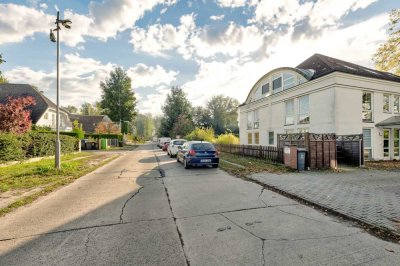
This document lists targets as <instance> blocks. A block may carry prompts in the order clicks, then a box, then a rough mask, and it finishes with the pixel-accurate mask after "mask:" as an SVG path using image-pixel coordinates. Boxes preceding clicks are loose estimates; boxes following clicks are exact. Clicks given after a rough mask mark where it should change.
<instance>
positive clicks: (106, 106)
mask: <svg viewBox="0 0 400 266" xmlns="http://www.w3.org/2000/svg"><path fill="white" fill-rule="evenodd" d="M100 87H101V89H102V95H101V102H100V106H101V108H102V109H103V111H102V113H103V114H106V115H108V117H110V119H111V120H112V121H114V122H120V121H130V122H133V120H134V118H135V115H136V111H135V107H136V98H135V93H134V92H133V90H132V84H131V79H130V78H129V77H128V75H127V73H126V72H125V71H124V70H123V69H122V68H120V67H117V68H115V69H114V70H113V71H111V73H110V77H108V78H107V79H106V80H105V81H104V82H101V83H100Z"/></svg>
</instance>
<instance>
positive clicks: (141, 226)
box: [0, 145, 400, 265]
mask: <svg viewBox="0 0 400 266" xmlns="http://www.w3.org/2000/svg"><path fill="white" fill-rule="evenodd" d="M154 148H155V150H153V145H143V146H140V147H139V148H138V149H136V150H135V151H131V152H126V153H125V155H123V156H122V157H121V158H119V159H117V160H115V161H113V162H111V163H110V164H108V165H106V166H104V167H102V168H100V169H98V170H96V171H95V172H94V173H91V174H89V175H87V176H84V177H82V178H80V179H79V180H77V181H76V182H74V183H73V184H71V185H69V186H67V187H64V188H62V189H60V190H58V191H56V192H53V193H52V194H50V195H48V196H46V197H44V198H42V199H40V200H38V201H36V202H35V203H33V204H31V205H29V206H26V207H23V208H20V209H18V210H17V211H15V212H13V213H11V214H8V215H6V216H5V217H2V218H0V265H185V264H190V265H400V245H398V244H393V243H390V242H385V241H383V240H380V239H377V238H375V237H373V236H371V235H369V234H368V233H366V232H365V231H363V230H362V229H360V228H357V227H354V226H352V225H351V224H350V223H347V222H343V221H342V220H340V219H337V218H335V217H330V216H326V215H324V214H323V213H321V212H319V211H316V210H314V209H312V208H309V207H307V206H303V205H300V204H298V203H297V202H295V201H292V200H290V199H287V198H285V197H282V196H280V195H278V194H276V193H273V192H271V191H268V190H263V189H262V188H261V187H260V186H259V185H257V184H254V183H251V182H246V181H243V180H241V179H238V178H235V177H232V176H230V175H228V174H227V173H225V172H224V171H222V170H220V169H212V168H201V169H189V170H185V169H184V168H183V167H182V165H181V164H179V163H177V162H176V160H175V159H170V158H169V157H167V156H166V155H165V153H164V152H161V151H160V150H159V149H157V148H156V147H155V146H154Z"/></svg>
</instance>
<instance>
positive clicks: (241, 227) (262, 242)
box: [220, 213, 265, 265]
mask: <svg viewBox="0 0 400 266" xmlns="http://www.w3.org/2000/svg"><path fill="white" fill-rule="evenodd" d="M220 215H221V216H222V217H224V218H225V219H226V220H228V221H229V222H231V223H232V224H234V225H236V226H237V227H239V228H240V229H242V230H244V231H246V232H247V233H249V234H250V235H252V236H254V237H256V238H258V239H259V240H260V241H261V257H262V261H263V265H265V256H264V241H265V238H262V237H260V236H258V235H256V234H254V233H253V232H251V231H250V230H247V229H246V228H244V227H243V226H241V225H240V224H237V223H235V222H234V221H233V220H232V219H229V218H228V217H227V216H225V215H223V214H222V213H220Z"/></svg>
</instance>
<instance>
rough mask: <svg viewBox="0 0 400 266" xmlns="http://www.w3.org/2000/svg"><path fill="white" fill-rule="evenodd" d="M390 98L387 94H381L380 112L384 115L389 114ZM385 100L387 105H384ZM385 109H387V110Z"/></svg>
mask: <svg viewBox="0 0 400 266" xmlns="http://www.w3.org/2000/svg"><path fill="white" fill-rule="evenodd" d="M390 98H391V97H390V94H389V93H383V94H382V111H383V112H384V113H391V110H390ZM386 100H387V105H386ZM385 105H386V106H385ZM385 107H387V109H386V108H385Z"/></svg>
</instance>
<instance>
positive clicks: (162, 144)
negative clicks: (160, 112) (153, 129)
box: [157, 137, 171, 149]
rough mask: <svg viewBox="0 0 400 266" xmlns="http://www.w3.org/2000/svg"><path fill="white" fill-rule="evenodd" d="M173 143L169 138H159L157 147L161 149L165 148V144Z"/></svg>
mask: <svg viewBox="0 0 400 266" xmlns="http://www.w3.org/2000/svg"><path fill="white" fill-rule="evenodd" d="M170 141H171V138H168V137H161V138H159V139H158V143H157V146H158V147H159V148H161V149H162V148H163V146H164V143H165V142H170Z"/></svg>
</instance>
